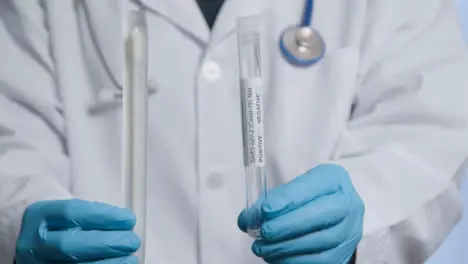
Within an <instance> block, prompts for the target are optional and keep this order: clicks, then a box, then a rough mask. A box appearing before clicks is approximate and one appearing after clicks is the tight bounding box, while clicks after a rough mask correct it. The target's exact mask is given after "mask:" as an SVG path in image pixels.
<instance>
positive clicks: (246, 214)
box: [237, 198, 264, 232]
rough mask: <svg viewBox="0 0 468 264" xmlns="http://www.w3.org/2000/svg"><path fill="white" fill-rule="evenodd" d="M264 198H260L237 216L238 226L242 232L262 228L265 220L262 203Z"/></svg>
mask: <svg viewBox="0 0 468 264" xmlns="http://www.w3.org/2000/svg"><path fill="white" fill-rule="evenodd" d="M263 201H264V199H263V198H260V199H258V200H257V201H256V202H255V203H254V204H253V205H252V206H251V207H250V208H247V209H244V210H242V212H241V213H240V214H239V216H238V217H237V226H238V227H239V229H240V230H242V232H247V230H248V229H254V228H255V229H257V228H258V229H260V227H261V224H262V222H263V217H262V211H261V208H262V203H263Z"/></svg>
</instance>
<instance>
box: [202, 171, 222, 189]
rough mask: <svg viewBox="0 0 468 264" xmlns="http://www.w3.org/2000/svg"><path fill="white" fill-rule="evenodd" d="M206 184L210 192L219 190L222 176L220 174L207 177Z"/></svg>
mask: <svg viewBox="0 0 468 264" xmlns="http://www.w3.org/2000/svg"><path fill="white" fill-rule="evenodd" d="M206 184H207V186H208V188H210V189H212V190H214V189H218V188H220V187H221V186H222V185H223V175H222V174H220V173H212V174H210V175H208V178H207V179H206Z"/></svg>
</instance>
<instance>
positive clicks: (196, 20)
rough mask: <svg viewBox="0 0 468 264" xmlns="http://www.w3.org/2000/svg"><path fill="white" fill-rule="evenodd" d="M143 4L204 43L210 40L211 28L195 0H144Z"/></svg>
mask: <svg viewBox="0 0 468 264" xmlns="http://www.w3.org/2000/svg"><path fill="white" fill-rule="evenodd" d="M142 2H143V5H144V6H145V7H146V8H148V9H149V11H150V12H153V13H155V14H156V15H159V16H161V17H163V18H164V19H166V20H167V21H169V22H170V23H172V24H174V25H175V26H176V27H177V28H179V29H180V30H182V31H184V33H187V34H189V35H191V37H192V38H193V39H196V40H198V41H199V42H202V43H204V44H206V43H208V42H209V40H210V29H209V27H208V25H207V24H206V21H205V18H204V17H203V14H202V13H201V10H200V8H199V6H198V4H197V2H196V1H195V0H144V1H142Z"/></svg>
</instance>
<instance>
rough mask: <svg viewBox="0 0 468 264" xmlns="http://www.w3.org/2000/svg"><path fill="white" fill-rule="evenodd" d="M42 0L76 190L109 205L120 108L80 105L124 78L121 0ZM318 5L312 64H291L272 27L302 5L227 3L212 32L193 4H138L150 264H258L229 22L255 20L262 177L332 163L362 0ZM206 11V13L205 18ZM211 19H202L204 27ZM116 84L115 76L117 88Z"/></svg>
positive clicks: (294, 17) (277, 178) (354, 73)
mask: <svg viewBox="0 0 468 264" xmlns="http://www.w3.org/2000/svg"><path fill="white" fill-rule="evenodd" d="M69 2H72V1H63V2H62V1H59V2H55V4H50V6H49V7H48V9H49V12H48V17H47V18H46V19H47V21H48V24H49V25H51V27H50V32H51V33H50V35H51V49H52V51H53V53H54V56H55V63H56V67H57V69H58V70H57V71H56V75H57V76H56V77H57V78H56V80H57V84H58V85H57V87H58V90H59V91H58V93H59V94H60V96H61V101H62V104H63V111H64V113H65V115H66V117H67V118H66V126H67V149H68V154H69V157H70V161H71V164H72V165H71V167H72V171H71V177H70V179H69V181H68V182H66V183H64V184H66V185H68V186H69V188H70V190H71V192H72V193H73V195H75V196H76V197H78V198H82V199H87V200H98V201H103V202H108V203H111V204H116V205H119V204H121V202H122V195H121V185H120V184H121V164H122V160H121V151H122V145H121V141H122V132H121V131H122V107H121V106H119V105H117V106H114V107H110V108H108V109H105V110H101V111H92V109H91V108H93V106H95V104H97V103H98V102H99V98H100V97H101V96H103V94H106V93H107V92H108V91H109V90H110V91H112V90H118V89H119V87H118V85H122V82H123V77H122V73H123V72H124V68H125V64H124V63H123V57H124V56H123V38H122V24H123V23H124V22H123V20H124V19H123V18H122V13H125V10H122V7H121V5H120V4H118V3H117V2H119V1H114V0H105V1H104V0H103V1H78V2H77V3H78V4H76V5H75V6H74V5H73V4H71V3H69ZM333 3H334V4H332V3H329V2H328V1H317V3H316V7H315V12H314V18H313V24H314V27H315V28H316V29H317V30H319V31H320V32H321V34H322V35H323V38H324V39H325V41H326V43H327V53H326V55H325V57H324V58H323V59H322V61H320V62H319V63H317V64H316V65H313V66H311V67H297V66H295V65H292V64H290V63H288V62H287V61H286V60H285V59H284V57H283V55H282V54H281V51H280V49H279V38H280V35H281V33H282V31H283V30H284V29H285V28H287V27H289V26H294V25H297V24H298V23H300V21H301V18H302V16H303V12H304V1H302V0H288V1H273V2H271V1H268V0H255V1H250V0H239V1H226V2H225V3H224V7H223V8H222V9H221V10H220V12H219V14H217V18H216V24H215V25H214V27H213V29H212V30H210V28H209V26H208V25H207V22H206V21H205V18H204V17H203V15H202V12H200V7H199V6H198V5H197V3H196V2H195V1H188V0H184V1H156V0H154V1H146V5H147V6H146V8H145V10H146V18H147V23H148V44H149V55H148V65H149V68H148V82H149V83H150V84H151V85H152V86H153V87H156V88H157V89H156V92H155V93H154V94H152V95H151V96H150V97H149V117H148V120H149V127H148V143H147V144H148V155H149V157H148V180H147V181H148V184H147V188H148V189H147V190H148V193H147V201H148V205H147V214H148V215H147V219H146V222H147V238H146V239H147V241H146V247H147V249H146V254H147V263H184V264H201V263H203V264H219V263H223V264H239V263H243V264H259V263H263V260H261V259H258V258H256V257H255V256H254V255H253V254H252V253H251V251H250V245H251V242H252V239H251V238H249V237H248V236H246V235H245V234H243V233H242V232H241V231H239V230H238V228H237V224H236V222H237V216H238V214H239V212H240V211H241V210H242V209H243V208H244V206H245V175H244V165H243V148H242V122H241V108H240V88H239V77H238V76H239V74H238V68H239V66H238V62H239V59H238V51H237V35H236V28H235V26H236V19H237V18H238V17H240V16H253V15H258V16H259V17H260V18H261V20H262V21H263V22H264V23H263V25H264V27H263V29H262V30H263V33H264V34H263V36H264V38H263V40H262V41H263V44H262V49H263V53H264V54H265V55H264V56H263V58H262V59H263V63H262V65H263V73H264V74H263V78H264V80H265V82H264V83H265V87H264V111H265V112H264V120H265V124H264V125H265V127H264V128H265V153H266V162H267V172H268V173H267V177H268V185H269V186H271V187H273V186H276V185H279V184H282V183H285V182H287V181H289V180H291V179H293V178H294V177H296V176H298V175H300V174H301V173H303V172H305V171H307V170H309V169H310V168H312V167H313V166H315V165H317V164H319V163H321V162H325V161H328V160H332V159H333V158H334V155H336V151H337V150H336V146H337V144H338V142H339V141H340V140H341V139H342V137H343V135H344V134H345V133H346V123H347V120H348V119H349V118H350V114H351V109H352V106H353V99H354V98H353V96H354V93H355V89H356V82H357V80H358V68H359V58H360V57H359V34H360V33H361V28H362V19H361V17H360V14H361V13H362V9H363V8H364V5H362V4H359V5H358V4H353V5H350V4H349V3H348V1H344V0H343V1H333ZM213 21H214V20H213ZM208 24H209V23H208ZM116 84H117V85H116Z"/></svg>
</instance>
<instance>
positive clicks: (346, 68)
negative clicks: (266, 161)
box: [265, 47, 359, 180]
mask: <svg viewBox="0 0 468 264" xmlns="http://www.w3.org/2000/svg"><path fill="white" fill-rule="evenodd" d="M358 55H359V54H358V51H357V49H355V48H351V47H349V48H344V49H339V50H336V51H331V52H329V53H328V54H327V55H326V56H325V57H324V58H323V59H322V60H321V61H320V62H318V63H317V64H315V65H313V66H311V67H308V68H299V67H295V66H293V65H290V64H289V63H287V62H284V61H283V60H278V61H277V63H276V65H275V66H274V67H275V68H274V69H273V74H272V76H274V77H273V78H272V79H273V80H274V82H273V83H272V86H271V91H270V92H269V93H270V96H269V101H268V109H269V110H270V111H267V112H266V118H265V120H267V125H268V126H269V128H268V131H269V132H270V135H269V137H270V140H269V142H271V143H272V144H273V146H270V148H271V151H272V152H271V153H270V154H271V158H270V160H273V161H274V162H275V163H277V164H276V165H275V166H277V168H275V169H274V170H275V171H279V173H280V176H281V178H282V180H289V179H291V177H295V176H297V175H299V174H300V173H302V172H304V171H306V170H308V169H310V168H311V167H313V166H314V165H316V163H318V162H323V161H324V160H328V159H329V158H330V156H331V153H332V151H333V148H334V144H335V142H336V139H337V138H338V135H339V133H340V130H341V129H342V128H343V127H344V126H345V125H346V122H347V120H348V118H349V114H350V109H351V105H352V101H353V95H354V93H355V88H356V81H357V77H358V66H359V56H358Z"/></svg>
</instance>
